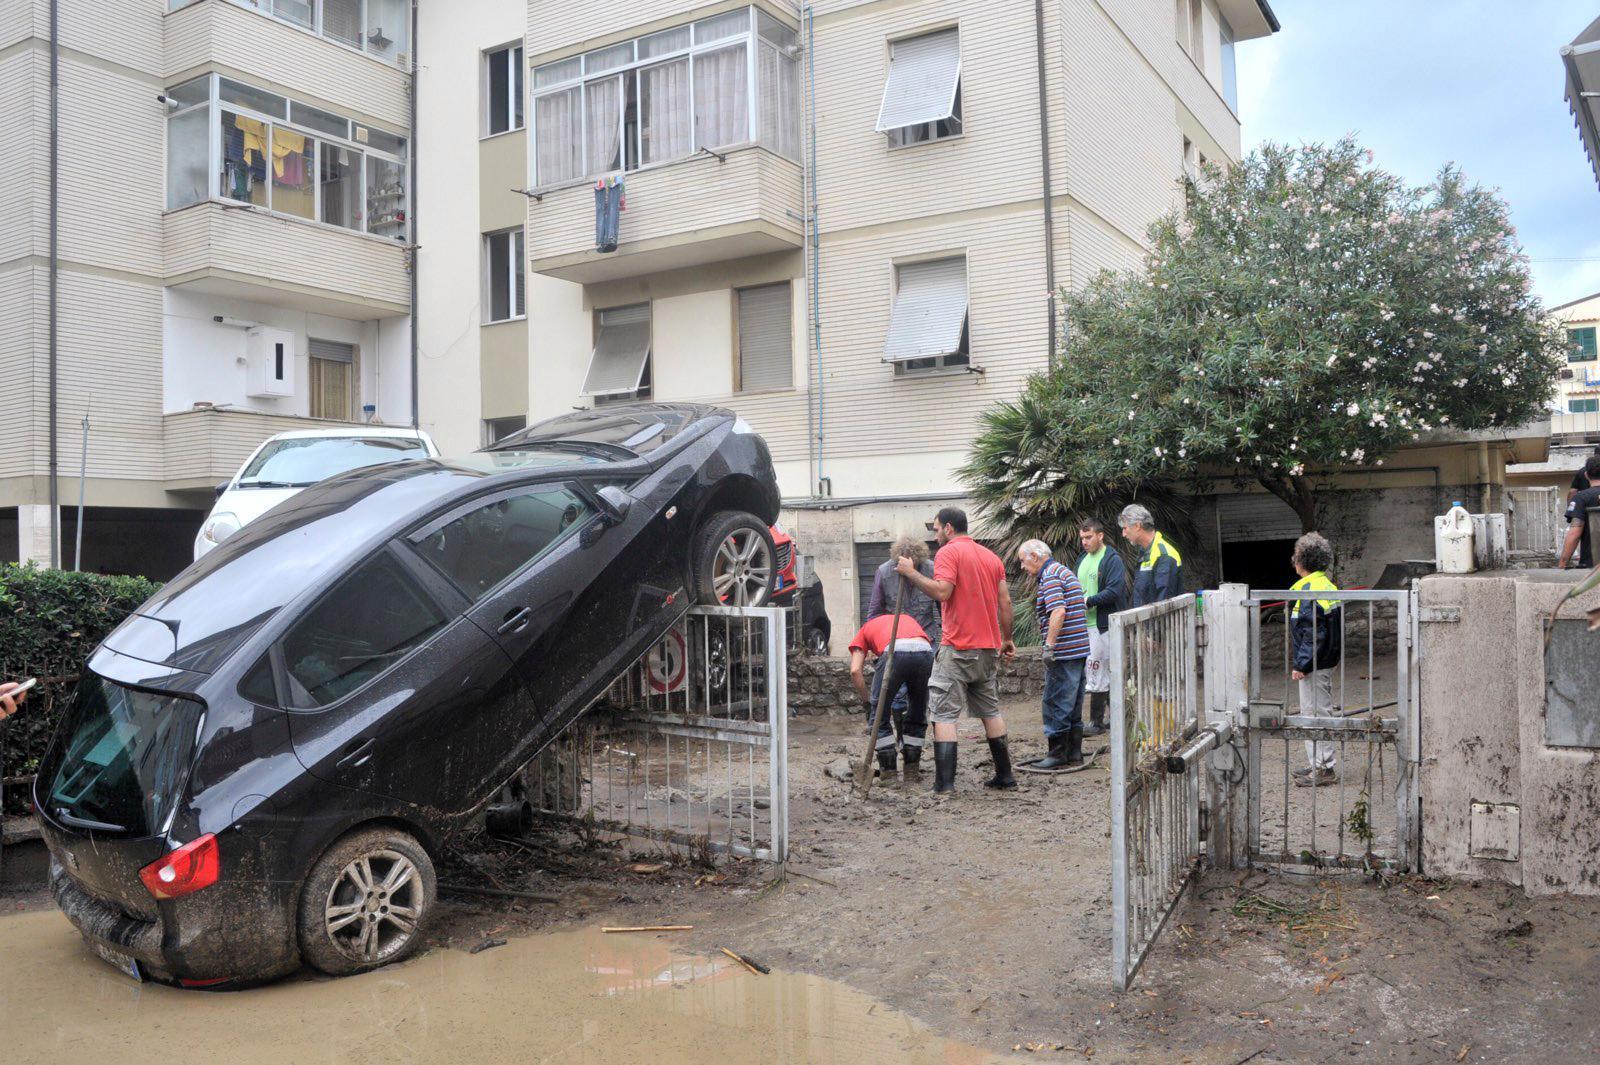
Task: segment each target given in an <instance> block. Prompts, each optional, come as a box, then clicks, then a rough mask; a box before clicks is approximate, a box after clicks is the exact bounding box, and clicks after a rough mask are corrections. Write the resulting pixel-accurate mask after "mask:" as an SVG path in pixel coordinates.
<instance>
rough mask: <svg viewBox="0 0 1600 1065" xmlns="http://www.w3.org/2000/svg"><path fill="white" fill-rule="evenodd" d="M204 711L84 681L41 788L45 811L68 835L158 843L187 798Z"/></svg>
mask: <svg viewBox="0 0 1600 1065" xmlns="http://www.w3.org/2000/svg"><path fill="white" fill-rule="evenodd" d="M202 712H203V707H202V706H201V705H200V704H199V703H197V702H195V701H194V700H192V699H180V698H178V697H176V696H172V695H157V694H154V693H151V692H144V691H138V690H136V689H133V688H125V687H123V686H122V685H120V684H114V683H112V682H111V681H109V680H106V679H105V678H103V677H99V676H96V675H95V674H93V673H85V674H84V678H83V680H82V681H80V682H79V683H78V688H77V691H76V692H74V693H73V696H72V702H71V704H70V705H69V706H68V707H67V710H66V713H65V714H63V715H62V718H61V725H60V727H59V730H58V731H57V733H56V742H55V743H54V744H53V745H52V747H51V751H50V754H49V755H48V756H47V758H46V762H45V765H44V766H43V767H42V768H41V771H40V780H41V781H44V782H46V783H45V784H44V786H43V787H41V788H40V790H39V794H40V796H41V801H42V802H43V803H44V806H45V808H46V811H47V812H48V813H49V814H50V816H51V817H53V818H54V819H55V820H57V821H59V822H61V823H62V824H64V825H66V826H68V827H69V828H83V829H98V830H100V831H104V832H118V833H125V834H127V835H131V836H154V835H157V834H159V833H160V832H162V831H163V830H164V828H165V825H166V821H167V818H168V816H169V815H170V814H171V813H172V809H173V804H174V803H176V802H177V800H178V794H179V792H180V791H181V790H182V787H183V781H184V777H185V774H186V773H187V772H188V768H189V760H190V757H191V756H192V755H193V753H194V741H195V734H196V731H197V729H198V727H199V724H200V716H201V714H202Z"/></svg>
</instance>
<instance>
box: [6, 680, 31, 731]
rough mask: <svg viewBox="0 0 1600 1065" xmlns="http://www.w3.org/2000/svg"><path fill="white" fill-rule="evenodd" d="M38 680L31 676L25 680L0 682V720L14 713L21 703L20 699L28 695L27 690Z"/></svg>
mask: <svg viewBox="0 0 1600 1065" xmlns="http://www.w3.org/2000/svg"><path fill="white" fill-rule="evenodd" d="M37 683H38V681H36V680H34V679H33V678H32V677H30V678H28V679H27V680H25V681H21V682H17V681H7V682H6V683H4V684H0V721H4V720H5V719H6V718H8V717H10V716H11V715H12V714H14V713H16V712H17V710H18V708H20V707H21V705H22V700H24V699H26V698H27V697H28V691H29V689H31V688H32V687H33V686H34V685H35V684H37Z"/></svg>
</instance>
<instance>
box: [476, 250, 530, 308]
mask: <svg viewBox="0 0 1600 1065" xmlns="http://www.w3.org/2000/svg"><path fill="white" fill-rule="evenodd" d="M522 249H523V236H522V230H521V229H520V228H519V229H508V230H506V231H505V232H503V233H485V234H484V236H483V259H484V263H483V286H484V291H483V305H484V308H485V309H486V310H487V312H488V313H487V317H486V318H485V319H484V321H485V322H504V321H508V320H509V319H512V318H521V317H522V316H523V315H524V314H526V313H527V308H526V306H525V305H524V302H523V300H524V296H523V289H524V284H523V277H524V269H525V268H524V266H523V261H524V259H523V250H522Z"/></svg>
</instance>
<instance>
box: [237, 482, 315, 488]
mask: <svg viewBox="0 0 1600 1065" xmlns="http://www.w3.org/2000/svg"><path fill="white" fill-rule="evenodd" d="M316 483H317V482H315V481H240V482H239V487H240V488H310V487H311V486H312V485H314V484H316Z"/></svg>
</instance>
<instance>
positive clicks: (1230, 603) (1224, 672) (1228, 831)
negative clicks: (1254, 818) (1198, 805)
mask: <svg viewBox="0 0 1600 1065" xmlns="http://www.w3.org/2000/svg"><path fill="white" fill-rule="evenodd" d="M1249 596H1250V589H1249V588H1247V587H1246V586H1245V585H1242V584H1224V585H1223V586H1222V587H1220V588H1218V589H1217V590H1216V591H1207V592H1206V593H1205V623H1206V648H1205V666H1206V672H1205V678H1206V682H1205V693H1206V705H1205V710H1206V721H1207V722H1208V723H1214V722H1217V721H1222V720H1225V721H1229V722H1231V723H1232V725H1233V741H1232V742H1233V746H1232V747H1231V748H1230V747H1228V746H1223V747H1219V748H1218V749H1216V750H1214V751H1212V752H1211V754H1210V755H1209V756H1208V758H1207V764H1208V769H1209V770H1210V773H1209V777H1210V779H1209V788H1208V789H1207V804H1208V806H1209V807H1210V813H1211V823H1210V832H1209V834H1208V838H1207V841H1206V857H1207V862H1208V864H1209V865H1210V867H1211V868H1213V869H1243V868H1245V867H1246V866H1247V865H1249V862H1250V851H1249V847H1250V838H1249V825H1248V817H1249V810H1248V804H1247V803H1246V801H1245V800H1246V797H1247V796H1246V790H1245V780H1244V779H1243V774H1242V773H1240V772H1239V769H1240V762H1241V759H1240V755H1239V754H1238V753H1237V752H1240V751H1242V750H1243V749H1244V735H1243V732H1242V731H1241V729H1242V726H1243V725H1244V724H1245V714H1244V712H1243V711H1244V708H1245V706H1246V704H1247V701H1248V699H1249V690H1250V611H1249V607H1248V602H1249Z"/></svg>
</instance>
